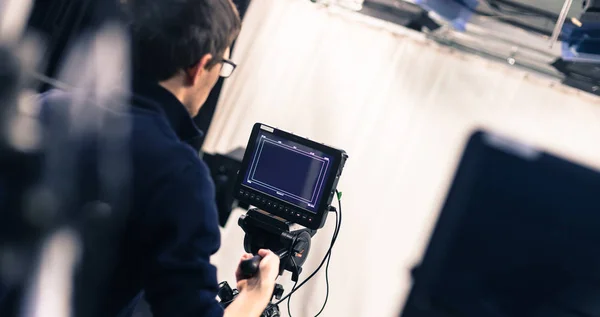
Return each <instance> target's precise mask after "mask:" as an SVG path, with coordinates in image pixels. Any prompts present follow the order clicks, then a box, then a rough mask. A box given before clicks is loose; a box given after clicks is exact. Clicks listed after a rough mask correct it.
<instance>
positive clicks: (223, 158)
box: [202, 147, 248, 227]
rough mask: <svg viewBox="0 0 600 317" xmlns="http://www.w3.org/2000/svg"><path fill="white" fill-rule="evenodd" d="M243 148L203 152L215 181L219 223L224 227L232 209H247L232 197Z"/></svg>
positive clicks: (242, 156)
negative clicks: (219, 152)
mask: <svg viewBox="0 0 600 317" xmlns="http://www.w3.org/2000/svg"><path fill="white" fill-rule="evenodd" d="M244 152H245V149H244V148H241V147H239V148H236V149H235V150H233V151H231V152H229V153H227V154H225V155H223V154H208V153H204V154H203V157H202V159H203V160H204V162H205V163H206V165H208V167H209V168H210V174H211V176H212V179H213V181H214V183H215V189H216V194H217V195H216V196H217V209H218V210H219V225H220V226H221V227H224V226H225V224H227V219H229V215H231V211H232V209H234V208H236V207H242V208H245V209H247V208H248V206H247V205H239V206H238V202H237V200H236V199H235V198H234V197H233V190H234V187H235V181H236V177H237V174H238V171H239V170H240V166H241V164H242V159H243V158H244Z"/></svg>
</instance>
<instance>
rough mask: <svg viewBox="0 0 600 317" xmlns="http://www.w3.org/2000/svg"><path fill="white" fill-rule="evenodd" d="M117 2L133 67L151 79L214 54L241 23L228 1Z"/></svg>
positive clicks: (164, 76) (221, 50)
mask: <svg viewBox="0 0 600 317" xmlns="http://www.w3.org/2000/svg"><path fill="white" fill-rule="evenodd" d="M123 4H124V8H125V13H126V17H127V19H128V23H129V26H130V31H131V34H130V36H131V45H132V50H131V58H132V64H133V71H134V72H135V73H142V74H143V75H144V76H150V77H152V79H154V80H157V81H163V80H167V79H169V78H171V77H173V76H174V75H175V74H176V73H177V72H178V71H179V70H181V69H186V68H188V67H190V66H192V65H194V64H195V63H197V62H199V61H200V59H201V58H202V57H203V56H204V55H206V54H212V56H213V57H214V60H216V59H218V58H220V57H221V56H222V55H223V54H224V53H225V50H226V49H227V48H228V47H229V46H231V44H232V42H233V41H234V39H235V38H236V37H237V35H238V34H239V31H240V28H241V21H240V16H239V14H238V11H237V9H236V7H235V5H234V4H233V2H231V0H125V1H123ZM214 64H215V63H214V62H213V63H209V65H207V68H208V67H211V66H213V65H214Z"/></svg>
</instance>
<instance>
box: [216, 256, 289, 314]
mask: <svg viewBox="0 0 600 317" xmlns="http://www.w3.org/2000/svg"><path fill="white" fill-rule="evenodd" d="M258 255H260V256H261V257H262V260H260V265H259V267H258V272H257V273H256V275H255V276H253V277H250V278H244V276H243V274H242V271H241V269H240V266H239V265H238V269H237V271H236V272H235V277H236V280H237V289H238V290H239V291H240V294H239V295H238V296H237V297H236V299H235V300H234V301H233V303H231V305H229V306H228V307H227V309H226V310H225V316H257V317H258V316H260V315H261V314H262V312H263V311H264V309H265V308H266V307H267V305H268V304H269V302H271V297H272V296H273V290H274V289H275V279H276V278H277V276H278V275H279V256H277V255H276V254H275V253H273V252H271V251H270V250H259V251H258ZM252 257H253V255H252V254H244V255H243V256H242V258H241V259H240V263H241V262H242V261H244V260H248V259H250V258H252Z"/></svg>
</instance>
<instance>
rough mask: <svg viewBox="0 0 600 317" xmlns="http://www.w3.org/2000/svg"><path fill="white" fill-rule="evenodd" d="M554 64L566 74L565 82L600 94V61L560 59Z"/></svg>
mask: <svg viewBox="0 0 600 317" xmlns="http://www.w3.org/2000/svg"><path fill="white" fill-rule="evenodd" d="M552 66H554V68H556V69H557V70H558V71H560V72H561V73H563V74H565V79H564V80H563V84H565V85H567V86H570V87H573V88H577V89H581V90H583V91H586V92H589V93H592V94H595V95H598V96H600V63H588V62H576V61H566V60H563V59H558V60H556V61H555V62H554V63H553V64H552Z"/></svg>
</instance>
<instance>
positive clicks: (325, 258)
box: [275, 190, 342, 305]
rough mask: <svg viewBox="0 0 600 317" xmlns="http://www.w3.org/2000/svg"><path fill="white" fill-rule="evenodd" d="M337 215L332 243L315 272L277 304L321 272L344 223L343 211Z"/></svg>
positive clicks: (339, 198) (338, 196) (278, 302)
mask: <svg viewBox="0 0 600 317" xmlns="http://www.w3.org/2000/svg"><path fill="white" fill-rule="evenodd" d="M336 194H337V195H336V196H337V199H338V204H339V205H340V206H341V205H342V203H341V194H340V193H339V192H338V191H337V190H336ZM334 210H335V209H334ZM335 216H336V222H335V223H336V226H335V230H334V232H333V237H332V239H331V244H330V245H329V249H328V250H327V253H326V254H325V256H324V257H323V260H322V261H321V263H320V264H319V266H318V267H317V268H316V269H315V271H314V272H312V274H310V275H309V276H308V277H307V278H306V279H305V280H304V281H302V283H300V285H298V287H295V288H294V289H292V291H290V292H289V293H288V294H287V295H285V296H284V297H283V298H281V299H280V300H279V301H277V302H276V303H275V305H279V304H281V303H282V302H283V301H284V300H286V299H288V298H289V297H290V296H291V295H292V294H294V293H295V292H296V291H297V290H298V289H300V287H302V286H303V285H304V284H306V282H308V281H309V280H310V279H311V278H312V277H313V276H315V275H316V274H317V272H319V270H320V269H321V268H322V267H323V264H325V261H327V257H328V256H329V255H330V254H331V249H332V248H333V246H334V245H335V241H336V240H337V236H338V233H339V231H340V227H341V225H342V214H341V212H340V215H339V219H338V213H337V212H336V213H335Z"/></svg>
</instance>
